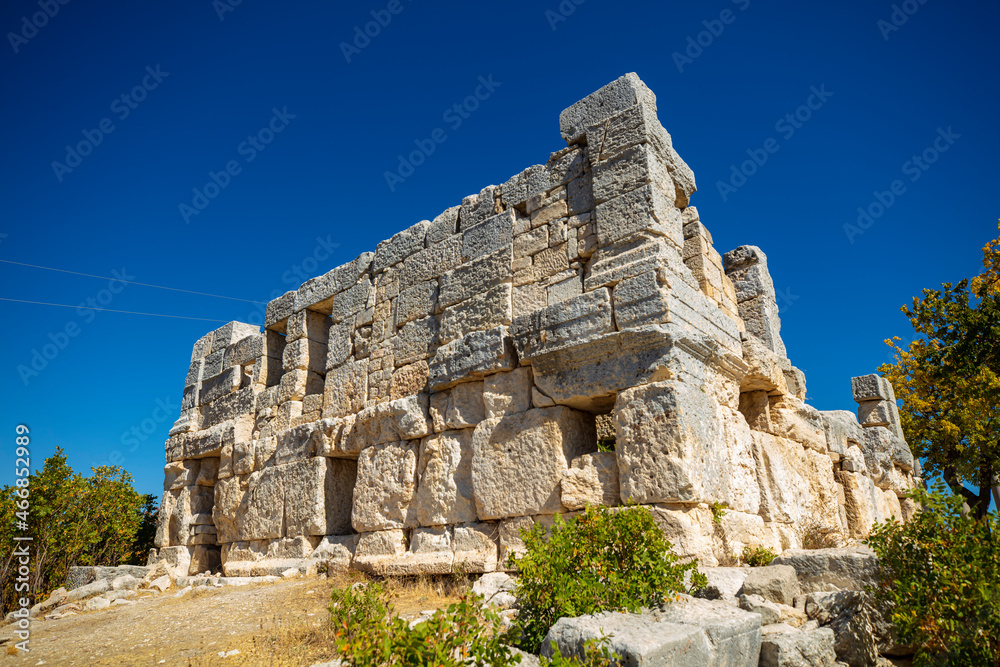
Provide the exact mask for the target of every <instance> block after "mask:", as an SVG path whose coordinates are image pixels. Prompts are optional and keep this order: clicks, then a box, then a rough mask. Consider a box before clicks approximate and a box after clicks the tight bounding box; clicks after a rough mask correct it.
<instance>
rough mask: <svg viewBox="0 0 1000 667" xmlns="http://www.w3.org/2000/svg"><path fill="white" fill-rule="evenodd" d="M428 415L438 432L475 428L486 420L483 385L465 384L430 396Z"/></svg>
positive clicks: (476, 383)
mask: <svg viewBox="0 0 1000 667" xmlns="http://www.w3.org/2000/svg"><path fill="white" fill-rule="evenodd" d="M430 414H431V419H432V420H433V422H434V430H435V431H438V432H441V431H446V430H448V429H463V428H472V427H474V426H476V425H477V424H478V423H479V422H481V421H483V419H485V418H486V411H485V407H484V405H483V383H482V382H465V383H463V384H460V385H456V386H455V387H452V388H451V389H448V390H445V391H440V392H438V393H436V394H431V397H430Z"/></svg>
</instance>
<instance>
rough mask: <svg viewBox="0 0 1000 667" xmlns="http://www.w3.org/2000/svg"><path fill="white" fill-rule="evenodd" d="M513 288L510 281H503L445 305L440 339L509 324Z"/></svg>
mask: <svg viewBox="0 0 1000 667" xmlns="http://www.w3.org/2000/svg"><path fill="white" fill-rule="evenodd" d="M511 290H512V286H511V284H510V283H502V284H500V285H496V286H495V287H492V288H490V289H489V290H487V291H486V292H483V293H481V294H477V295H475V296H473V297H472V298H470V299H466V300H465V301H462V302H461V303H458V304H455V305H454V306H449V307H448V308H445V310H444V312H443V313H442V314H441V328H440V332H439V336H440V342H441V343H448V342H451V341H453V340H457V339H459V338H461V337H462V336H464V335H465V334H466V333H469V332H472V331H484V330H486V329H492V328H494V327H498V326H507V325H509V324H510V322H511V319H512V317H513V315H512V310H511Z"/></svg>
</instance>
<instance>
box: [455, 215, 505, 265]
mask: <svg viewBox="0 0 1000 667" xmlns="http://www.w3.org/2000/svg"><path fill="white" fill-rule="evenodd" d="M462 228H463V230H464V231H463V233H462V261H464V262H468V261H469V260H471V259H474V258H476V257H482V256H484V255H489V254H491V253H494V252H496V251H498V250H502V249H503V248H506V247H507V246H510V245H512V244H513V242H514V211H513V210H509V211H506V212H504V213H499V214H497V215H494V216H492V217H490V218H487V219H485V220H483V221H482V222H480V223H478V224H475V225H473V226H471V227H466V226H465V225H464V224H463V225H462ZM448 268H451V267H448ZM442 273H443V271H442Z"/></svg>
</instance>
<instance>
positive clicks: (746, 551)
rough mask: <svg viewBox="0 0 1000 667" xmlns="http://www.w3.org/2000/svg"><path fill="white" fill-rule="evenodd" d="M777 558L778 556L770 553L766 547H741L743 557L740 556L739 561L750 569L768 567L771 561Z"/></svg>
mask: <svg viewBox="0 0 1000 667" xmlns="http://www.w3.org/2000/svg"><path fill="white" fill-rule="evenodd" d="M777 557H778V554H776V553H774V552H773V551H771V549H769V548H768V547H751V546H749V545H747V546H745V547H743V555H742V556H740V559H741V560H742V561H743V562H744V563H746V564H747V565H749V566H750V567H763V566H765V565H770V564H771V561H772V560H774V559H775V558H777Z"/></svg>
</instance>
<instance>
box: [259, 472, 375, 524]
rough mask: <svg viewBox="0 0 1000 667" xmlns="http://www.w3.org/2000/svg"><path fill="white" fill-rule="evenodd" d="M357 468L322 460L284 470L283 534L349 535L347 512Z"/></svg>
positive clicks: (349, 519)
mask: <svg viewBox="0 0 1000 667" xmlns="http://www.w3.org/2000/svg"><path fill="white" fill-rule="evenodd" d="M357 468H358V465H357V463H356V462H354V461H351V460H347V459H327V458H322V457H317V458H311V459H307V460H305V461H300V462H298V463H293V464H291V465H288V466H285V471H284V480H283V482H284V510H285V519H284V522H285V534H286V535H287V536H288V537H295V536H298V535H343V534H345V533H349V532H350V531H351V513H350V509H349V508H350V507H351V501H352V497H353V494H354V484H355V479H356V477H357ZM277 469H278V470H281V468H280V467H279V468H277Z"/></svg>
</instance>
